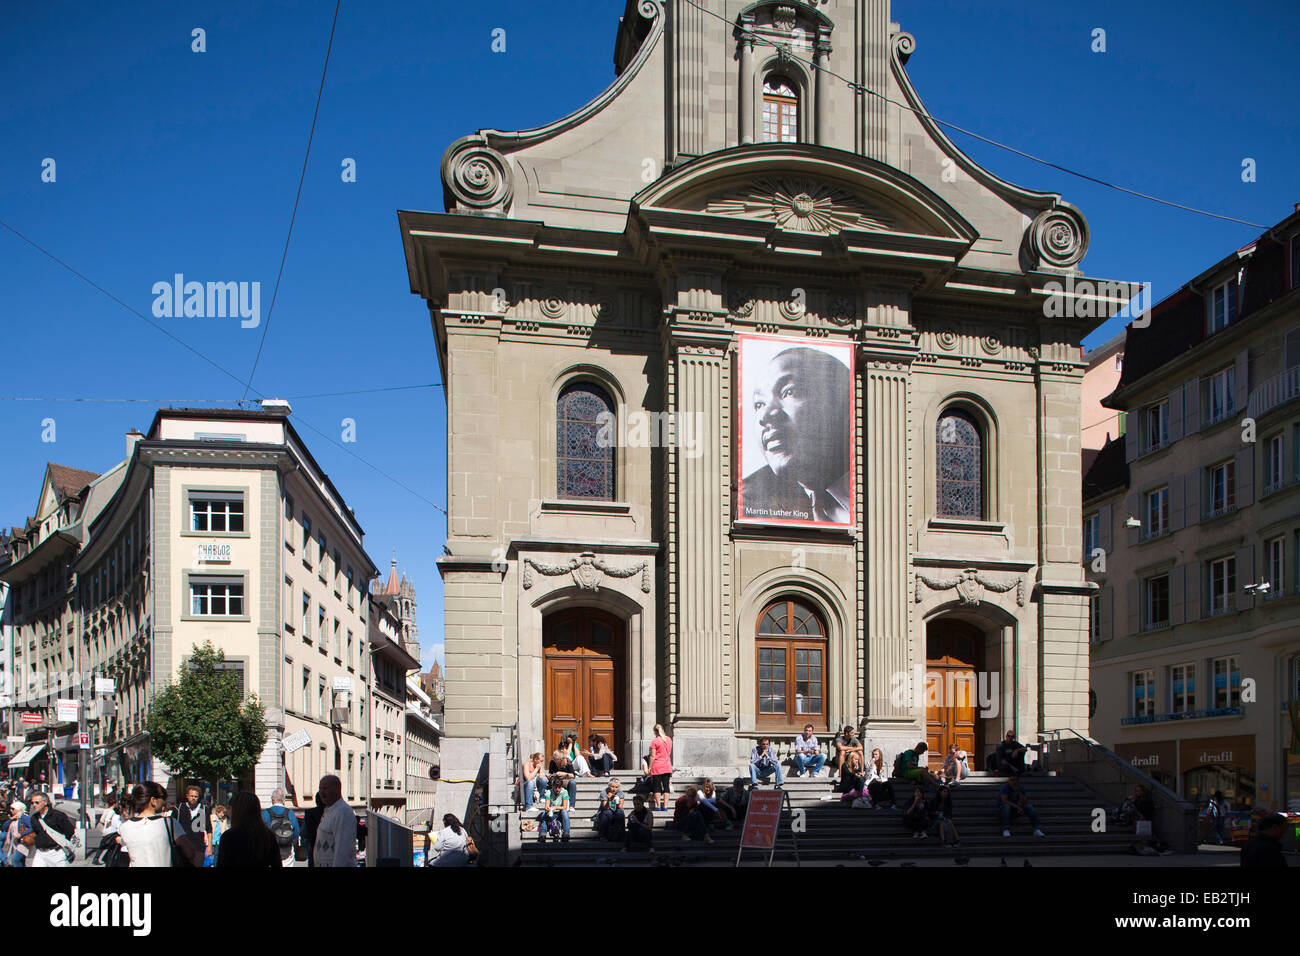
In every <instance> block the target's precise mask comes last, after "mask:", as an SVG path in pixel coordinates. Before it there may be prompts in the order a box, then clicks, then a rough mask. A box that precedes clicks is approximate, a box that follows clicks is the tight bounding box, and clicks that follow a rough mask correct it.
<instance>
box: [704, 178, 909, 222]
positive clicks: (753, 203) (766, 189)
mask: <svg viewBox="0 0 1300 956" xmlns="http://www.w3.org/2000/svg"><path fill="white" fill-rule="evenodd" d="M706 211H707V212H711V213H716V214H718V215H722V216H744V217H746V218H755V219H766V220H769V221H770V222H774V223H776V225H777V226H778V227H780V228H781V229H784V230H786V231H787V232H819V233H825V234H830V235H833V234H834V233H837V232H839V231H840V230H841V229H868V230H872V231H875V232H883V231H885V230H886V229H888V228H889V224H888V223H886V222H885V221H884V220H883V219H877V218H875V217H874V216H871V215H868V213H867V210H866V209H865V208H864V207H863V206H862V204H861V203H860V202H858V201H857V199H855V198H854V196H853V195H852V194H851V193H849V192H848V191H846V190H843V189H836V188H834V187H831V186H825V185H819V184H817V183H789V182H774V181H759V182H757V183H755V184H754V185H753V186H751V187H748V188H746V189H744V190H742V191H739V192H737V193H732V194H731V195H729V196H727V197H725V198H723V199H715V200H713V201H712V202H710V203H709V205H708V207H707V209H706Z"/></svg>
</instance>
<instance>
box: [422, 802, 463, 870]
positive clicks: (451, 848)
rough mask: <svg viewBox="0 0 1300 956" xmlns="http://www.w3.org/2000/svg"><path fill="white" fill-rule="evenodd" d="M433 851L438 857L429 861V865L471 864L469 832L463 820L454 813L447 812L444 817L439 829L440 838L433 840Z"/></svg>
mask: <svg viewBox="0 0 1300 956" xmlns="http://www.w3.org/2000/svg"><path fill="white" fill-rule="evenodd" d="M433 852H434V853H436V854H437V858H436V859H434V860H433V861H431V862H430V863H429V866H468V865H469V834H468V833H466V832H465V828H464V827H463V826H462V825H461V822H460V821H459V820H457V819H456V815H455V814H453V813H447V814H444V815H443V818H442V829H441V830H439V831H438V838H437V839H436V840H434V841H433Z"/></svg>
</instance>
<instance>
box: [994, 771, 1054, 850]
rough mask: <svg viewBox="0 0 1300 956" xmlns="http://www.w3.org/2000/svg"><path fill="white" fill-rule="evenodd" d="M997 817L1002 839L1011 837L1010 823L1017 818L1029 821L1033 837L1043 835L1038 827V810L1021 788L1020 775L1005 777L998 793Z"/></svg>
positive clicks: (1014, 774)
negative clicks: (1004, 781) (1005, 780)
mask: <svg viewBox="0 0 1300 956" xmlns="http://www.w3.org/2000/svg"><path fill="white" fill-rule="evenodd" d="M998 817H999V819H1001V821H1002V835H1003V836H1004V837H1009V836H1011V821H1012V820H1014V819H1016V818H1017V817H1025V818H1026V819H1027V820H1028V821H1029V825H1030V826H1032V827H1033V828H1034V836H1036V837H1041V836H1044V835H1045V834H1044V833H1043V830H1042V828H1041V827H1040V826H1039V825H1038V810H1037V809H1035V808H1034V805H1033V804H1032V803H1030V802H1029V795H1028V794H1027V793H1025V791H1024V790H1023V789H1022V788H1021V786H1020V775H1019V774H1017V773H1013V774H1010V775H1009V776H1008V777H1007V782H1006V783H1004V784H1003V785H1002V790H1001V791H1000V792H999V793H998Z"/></svg>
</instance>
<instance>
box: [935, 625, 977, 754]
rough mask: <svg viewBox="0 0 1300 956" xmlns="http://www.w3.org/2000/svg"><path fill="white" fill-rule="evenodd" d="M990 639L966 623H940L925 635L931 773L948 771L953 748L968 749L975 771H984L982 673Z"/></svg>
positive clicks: (967, 752)
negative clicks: (986, 642)
mask: <svg viewBox="0 0 1300 956" xmlns="http://www.w3.org/2000/svg"><path fill="white" fill-rule="evenodd" d="M983 650H984V634H983V632H982V631H980V629H979V628H977V627H974V626H973V625H971V624H967V623H965V622H963V621H936V622H934V623H932V624H930V625H929V627H928V628H927V629H926V634H925V658H926V660H925V680H926V688H925V701H926V708H925V719H926V728H925V740H926V743H927V744H928V745H929V747H930V754H931V755H932V756H931V758H930V768H931V769H932V770H937V769H938V768H939V767H942V766H943V761H944V758H946V757H947V756H948V747H949V746H950V745H951V744H956V745H957V746H958V748H959V749H961V750H965V751H966V754H967V758H968V763H969V765H970V768H971V769H972V770H982V769H984V765H983V754H982V752H981V751H980V749H979V746H978V745H979V743H980V736H981V734H980V724H979V685H978V683H977V681H978V678H979V670H980V666H981V663H982V658H983Z"/></svg>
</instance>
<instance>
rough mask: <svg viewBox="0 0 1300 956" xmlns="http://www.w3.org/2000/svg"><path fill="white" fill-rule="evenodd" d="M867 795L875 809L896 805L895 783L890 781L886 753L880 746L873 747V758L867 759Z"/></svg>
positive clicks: (890, 807) (891, 807)
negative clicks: (886, 767)
mask: <svg viewBox="0 0 1300 956" xmlns="http://www.w3.org/2000/svg"><path fill="white" fill-rule="evenodd" d="M867 796H868V798H870V800H871V809H873V810H880V809H886V808H887V809H893V807H894V806H895V799H896V798H895V797H894V785H893V784H892V783H890V782H889V771H888V770H886V769H885V755H884V754H882V753H881V752H880V748H879V747H873V748H872V750H871V759H870V760H869V761H867Z"/></svg>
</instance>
